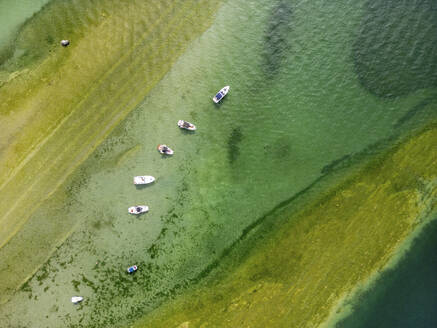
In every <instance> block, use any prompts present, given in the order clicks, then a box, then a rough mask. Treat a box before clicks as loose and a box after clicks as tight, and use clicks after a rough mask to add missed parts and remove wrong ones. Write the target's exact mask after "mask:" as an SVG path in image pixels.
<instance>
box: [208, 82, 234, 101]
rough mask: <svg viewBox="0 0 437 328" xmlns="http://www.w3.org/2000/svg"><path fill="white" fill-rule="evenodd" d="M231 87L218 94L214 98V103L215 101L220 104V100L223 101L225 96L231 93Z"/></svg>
mask: <svg viewBox="0 0 437 328" xmlns="http://www.w3.org/2000/svg"><path fill="white" fill-rule="evenodd" d="M229 89H230V86H229V85H227V86H225V87H223V88H222V89H221V90H220V91H219V92H217V94H216V95H215V96H214V98H212V101H214V102H215V103H216V104H217V103H219V102H220V100H222V99H223V97H224V96H226V95H227V94H228V92H229Z"/></svg>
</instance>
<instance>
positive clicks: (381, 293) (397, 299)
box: [335, 219, 437, 328]
mask: <svg viewBox="0 0 437 328" xmlns="http://www.w3.org/2000/svg"><path fill="white" fill-rule="evenodd" d="M436 254H437V220H435V219H434V221H432V222H430V223H429V224H428V225H427V226H426V227H425V229H424V230H423V231H422V232H421V233H420V234H419V235H418V236H417V237H416V238H415V239H414V241H413V244H412V246H411V248H410V249H409V250H408V251H407V252H406V254H405V255H404V256H403V257H402V259H401V261H400V262H399V264H398V265H396V266H395V267H394V268H393V269H390V270H387V271H386V272H384V273H383V274H382V275H381V276H380V278H379V279H377V281H376V282H375V284H374V285H373V286H372V287H370V288H369V289H368V290H367V291H366V292H364V293H362V294H361V295H359V296H358V297H357V299H356V300H355V301H354V302H353V304H352V307H353V312H352V314H351V315H350V316H348V317H347V318H345V319H344V320H342V321H340V322H339V323H337V324H336V326H335V327H336V328H367V327H372V328H386V327H390V328H391V327H393V328H395V327H396V328H430V327H437V313H436V308H437V256H436Z"/></svg>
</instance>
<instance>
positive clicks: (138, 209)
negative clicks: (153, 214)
mask: <svg viewBox="0 0 437 328" xmlns="http://www.w3.org/2000/svg"><path fill="white" fill-rule="evenodd" d="M128 211H129V213H130V214H141V213H147V212H148V211H149V206H146V205H136V206H131V207H129V208H128Z"/></svg>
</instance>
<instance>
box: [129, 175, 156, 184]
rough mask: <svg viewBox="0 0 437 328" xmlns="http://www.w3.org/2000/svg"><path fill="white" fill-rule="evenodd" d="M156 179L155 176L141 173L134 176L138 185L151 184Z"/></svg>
mask: <svg viewBox="0 0 437 328" xmlns="http://www.w3.org/2000/svg"><path fill="white" fill-rule="evenodd" d="M153 181H155V178H154V177H152V176H151V175H139V176H136V177H134V184H136V185H143V184H149V183H152V182H153Z"/></svg>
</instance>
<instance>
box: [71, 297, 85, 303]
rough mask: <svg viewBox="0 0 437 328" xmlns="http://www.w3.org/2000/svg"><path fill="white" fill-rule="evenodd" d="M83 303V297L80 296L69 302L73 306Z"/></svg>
mask: <svg viewBox="0 0 437 328" xmlns="http://www.w3.org/2000/svg"><path fill="white" fill-rule="evenodd" d="M82 301H83V297H82V296H73V297H72V298H71V302H72V303H74V304H77V303H80V302H82Z"/></svg>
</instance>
